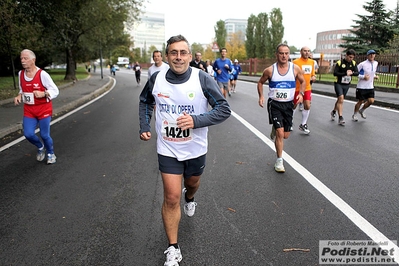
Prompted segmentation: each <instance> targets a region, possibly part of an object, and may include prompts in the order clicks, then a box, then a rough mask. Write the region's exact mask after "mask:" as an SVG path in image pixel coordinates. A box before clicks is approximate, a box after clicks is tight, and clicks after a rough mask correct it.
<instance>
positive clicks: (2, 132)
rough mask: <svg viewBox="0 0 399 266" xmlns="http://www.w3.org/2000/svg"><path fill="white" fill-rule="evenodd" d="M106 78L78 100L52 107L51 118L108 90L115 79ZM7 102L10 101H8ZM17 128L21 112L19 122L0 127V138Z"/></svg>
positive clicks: (20, 123) (19, 128) (17, 129)
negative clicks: (97, 86) (101, 84)
mask: <svg viewBox="0 0 399 266" xmlns="http://www.w3.org/2000/svg"><path fill="white" fill-rule="evenodd" d="M108 78H109V81H108V83H106V84H105V85H104V86H102V87H101V88H98V89H96V90H95V91H93V92H92V93H90V94H88V95H85V96H84V97H82V98H80V99H78V100H75V101H72V102H70V103H67V104H65V105H63V106H61V107H58V108H56V109H54V110H53V118H56V117H59V116H61V115H62V114H65V113H67V112H69V111H71V110H73V109H75V108H76V107H78V106H80V105H83V104H84V103H86V102H88V101H90V100H92V99H94V98H96V97H98V96H99V95H101V94H103V93H104V92H106V91H108V90H109V89H110V88H112V85H113V83H114V82H115V79H113V78H111V77H108ZM72 84H73V82H71V83H70V84H68V85H67V84H65V85H63V86H65V87H68V86H71V85H72ZM65 87H63V88H65ZM11 102H13V99H11ZM8 103H10V102H8ZM19 130H22V114H21V122H19V123H17V124H13V125H10V126H9V127H6V128H2V129H0V138H3V137H5V136H7V135H9V134H12V133H15V132H17V131H19Z"/></svg>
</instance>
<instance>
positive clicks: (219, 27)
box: [214, 20, 227, 49]
mask: <svg viewBox="0 0 399 266" xmlns="http://www.w3.org/2000/svg"><path fill="white" fill-rule="evenodd" d="M214 29H215V36H216V37H215V40H216V43H217V44H218V45H219V48H220V49H222V48H223V47H225V46H226V38H227V30H226V23H224V21H223V20H219V21H218V22H216V26H215V28H214Z"/></svg>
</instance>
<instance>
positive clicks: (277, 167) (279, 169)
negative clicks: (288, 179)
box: [274, 159, 285, 173]
mask: <svg viewBox="0 0 399 266" xmlns="http://www.w3.org/2000/svg"><path fill="white" fill-rule="evenodd" d="M274 170H275V171H276V172H277V173H284V172H285V168H284V163H283V159H277V161H276V163H275V164H274Z"/></svg>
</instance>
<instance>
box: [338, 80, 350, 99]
mask: <svg viewBox="0 0 399 266" xmlns="http://www.w3.org/2000/svg"><path fill="white" fill-rule="evenodd" d="M334 89H335V94H336V95H337V97H339V96H341V95H344V97H345V96H346V94H347V93H348V90H349V84H339V83H334Z"/></svg>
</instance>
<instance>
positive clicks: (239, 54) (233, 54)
mask: <svg viewBox="0 0 399 266" xmlns="http://www.w3.org/2000/svg"><path fill="white" fill-rule="evenodd" d="M242 35H243V33H242V32H241V31H239V32H237V33H233V34H232V36H231V39H230V41H229V42H227V43H226V48H227V51H228V57H229V58H230V59H231V60H234V59H238V60H239V61H241V60H244V59H246V58H247V54H246V52H245V44H244V41H243V40H242Z"/></svg>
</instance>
